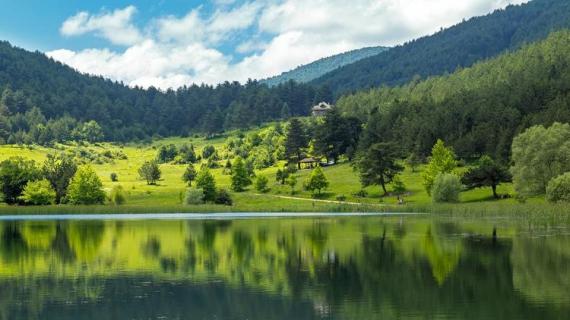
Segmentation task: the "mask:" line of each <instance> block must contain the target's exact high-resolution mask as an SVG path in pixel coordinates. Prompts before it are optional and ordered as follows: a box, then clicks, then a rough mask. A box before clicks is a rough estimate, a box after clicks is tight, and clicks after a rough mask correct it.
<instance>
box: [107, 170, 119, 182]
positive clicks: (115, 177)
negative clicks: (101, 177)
mask: <svg viewBox="0 0 570 320" xmlns="http://www.w3.org/2000/svg"><path fill="white" fill-rule="evenodd" d="M109 177H110V178H111V181H113V182H117V181H119V176H118V175H117V174H116V173H115V172H111V175H110V176H109Z"/></svg>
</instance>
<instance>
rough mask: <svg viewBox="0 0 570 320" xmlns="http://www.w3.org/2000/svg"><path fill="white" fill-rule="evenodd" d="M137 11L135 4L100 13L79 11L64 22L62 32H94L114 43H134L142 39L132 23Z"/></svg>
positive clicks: (68, 33) (73, 34)
mask: <svg viewBox="0 0 570 320" xmlns="http://www.w3.org/2000/svg"><path fill="white" fill-rule="evenodd" d="M136 12H137V9H136V8H135V7H134V6H128V7H126V8H124V9H118V10H115V11H113V12H105V13H101V14H99V15H90V14H89V13H88V12H79V13H78V14H76V15H74V16H72V17H70V18H68V19H67V20H65V22H63V25H62V26H61V28H60V32H61V34H62V35H64V36H79V35H83V34H86V33H89V32H94V33H95V34H97V35H98V36H100V37H102V38H105V39H107V40H109V41H111V42H112V43H113V44H117V45H132V44H135V43H137V42H138V41H140V40H141V39H142V36H141V34H140V32H139V31H138V29H137V28H136V27H135V26H134V25H133V24H132V18H133V16H134V15H135V13H136Z"/></svg>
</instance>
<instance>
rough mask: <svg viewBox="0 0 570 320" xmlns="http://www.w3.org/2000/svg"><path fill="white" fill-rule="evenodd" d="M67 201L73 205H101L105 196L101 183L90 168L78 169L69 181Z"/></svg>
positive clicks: (82, 167) (86, 166)
mask: <svg viewBox="0 0 570 320" xmlns="http://www.w3.org/2000/svg"><path fill="white" fill-rule="evenodd" d="M67 197H68V201H69V203H70V204H74V205H91V204H103V203H104V202H105V198H106V194H105V191H103V182H101V179H100V178H99V177H98V176H97V173H95V170H93V168H92V167H91V166H88V165H85V166H81V167H79V169H77V172H76V173H75V175H74V176H73V178H72V179H71V183H70V184H69V190H68V195H67Z"/></svg>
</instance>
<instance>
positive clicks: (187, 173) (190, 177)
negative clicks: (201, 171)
mask: <svg viewBox="0 0 570 320" xmlns="http://www.w3.org/2000/svg"><path fill="white" fill-rule="evenodd" d="M197 174H198V173H197V172H196V168H194V166H193V165H192V164H189V165H188V166H187V167H186V170H184V174H183V175H182V181H184V182H186V184H187V185H188V186H192V181H194V180H195V179H196V175H197Z"/></svg>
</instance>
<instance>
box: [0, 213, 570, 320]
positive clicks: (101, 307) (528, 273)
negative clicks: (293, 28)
mask: <svg viewBox="0 0 570 320" xmlns="http://www.w3.org/2000/svg"><path fill="white" fill-rule="evenodd" d="M494 230H495V233H496V237H493V232H494ZM0 232H1V238H0V319H10V320H12V319H76V320H83V319H264V320H265V319H569V318H570V235H569V234H570V230H569V229H568V228H566V227H563V226H562V227H557V226H534V225H529V224H525V223H522V222H521V223H519V222H516V221H509V220H505V219H501V220H499V219H498V220H485V221H476V220H465V221H461V220H446V219H433V218H430V217H414V216H403V217H301V218H287V219H263V218H258V219H245V220H244V219H241V220H220V219H218V220H188V219H181V220H176V219H169V220H135V219H130V220H51V221H30V220H26V221H0Z"/></svg>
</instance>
